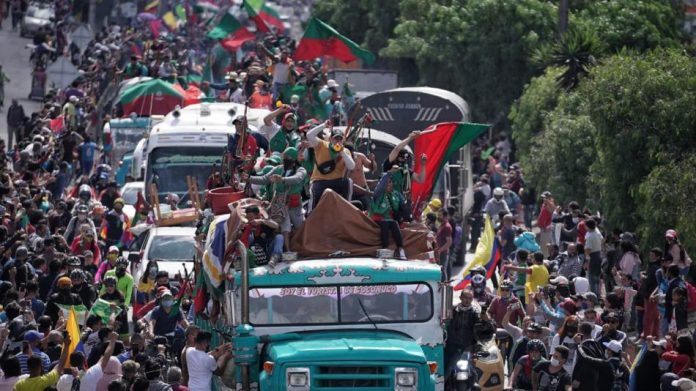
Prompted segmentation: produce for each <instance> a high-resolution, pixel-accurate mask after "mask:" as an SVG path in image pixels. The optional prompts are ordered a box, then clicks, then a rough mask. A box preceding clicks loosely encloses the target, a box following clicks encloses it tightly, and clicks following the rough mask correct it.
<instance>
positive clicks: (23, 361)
mask: <svg viewBox="0 0 696 391" xmlns="http://www.w3.org/2000/svg"><path fill="white" fill-rule="evenodd" d="M33 353H34V356H38V357H40V358H41V362H42V363H43V370H44V373H48V371H50V370H51V359H50V358H48V354H46V353H44V352H42V351H40V350H39V349H36V348H34V350H33ZM28 359H29V356H28V355H27V354H26V353H20V354H18V355H17V360H18V361H19V367H20V368H21V369H22V375H28V374H29V367H28V366H27V360H28Z"/></svg>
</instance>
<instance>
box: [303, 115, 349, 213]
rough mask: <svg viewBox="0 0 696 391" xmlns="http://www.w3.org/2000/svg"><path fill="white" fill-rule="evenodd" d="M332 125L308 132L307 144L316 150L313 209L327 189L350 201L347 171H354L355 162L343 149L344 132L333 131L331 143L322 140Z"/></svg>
mask: <svg viewBox="0 0 696 391" xmlns="http://www.w3.org/2000/svg"><path fill="white" fill-rule="evenodd" d="M330 125H331V120H328V121H326V122H325V123H323V124H321V125H319V126H316V127H315V128H313V129H312V130H310V131H309V132H307V142H308V143H309V147H311V148H314V158H315V165H314V171H313V172H312V186H311V192H312V209H314V208H315V207H316V206H317V204H318V203H319V200H321V195H322V194H324V191H325V190H326V189H331V190H333V191H335V192H336V193H338V194H340V195H341V197H343V198H345V199H346V200H348V199H349V194H350V181H349V180H348V178H347V177H346V174H347V173H346V170H352V169H354V168H355V161H354V160H353V157H352V156H351V154H350V151H348V149H346V148H344V147H343V141H344V137H343V132H342V131H340V130H338V129H332V130H331V137H330V138H329V141H325V140H323V139H321V138H320V135H321V132H322V131H323V130H324V128H325V127H326V126H330Z"/></svg>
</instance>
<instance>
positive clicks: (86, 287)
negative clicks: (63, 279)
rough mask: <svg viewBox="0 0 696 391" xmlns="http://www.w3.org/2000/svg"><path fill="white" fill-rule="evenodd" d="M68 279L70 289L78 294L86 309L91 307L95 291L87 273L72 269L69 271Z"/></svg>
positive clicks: (95, 295)
mask: <svg viewBox="0 0 696 391" xmlns="http://www.w3.org/2000/svg"><path fill="white" fill-rule="evenodd" d="M70 280H71V281H72V288H71V289H70V290H71V291H72V293H74V294H76V295H78V296H80V298H81V299H82V302H83V303H84V305H85V307H87V309H88V310H89V309H90V308H92V303H94V299H95V298H96V297H97V292H96V291H95V290H94V287H93V286H92V284H91V283H90V282H89V280H88V277H87V273H85V272H84V271H82V270H80V269H74V270H72V271H71V272H70Z"/></svg>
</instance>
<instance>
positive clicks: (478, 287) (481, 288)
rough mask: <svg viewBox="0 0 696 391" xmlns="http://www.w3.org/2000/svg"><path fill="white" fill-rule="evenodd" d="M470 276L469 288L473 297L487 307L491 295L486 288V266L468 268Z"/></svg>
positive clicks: (491, 299) (491, 297)
mask: <svg viewBox="0 0 696 391" xmlns="http://www.w3.org/2000/svg"><path fill="white" fill-rule="evenodd" d="M469 275H470V276H471V290H472V292H474V299H475V300H476V302H477V303H478V304H479V305H480V306H481V307H485V308H488V306H489V305H490V304H491V301H493V297H494V296H493V295H492V294H491V293H490V292H488V289H487V288H486V268H485V267H483V266H476V267H474V268H472V269H471V270H469Z"/></svg>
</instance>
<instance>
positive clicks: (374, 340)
mask: <svg viewBox="0 0 696 391" xmlns="http://www.w3.org/2000/svg"><path fill="white" fill-rule="evenodd" d="M299 335H300V339H298V340H293V341H283V342H273V343H270V344H269V345H268V346H267V350H266V354H267V355H268V357H269V359H270V360H271V361H274V362H282V363H292V362H323V361H365V360H379V361H391V362H411V363H420V364H423V363H425V362H426V358H425V355H424V353H423V350H422V349H421V347H420V345H418V343H417V342H416V341H414V340H413V339H412V338H409V337H408V336H405V335H403V334H400V333H396V332H390V331H382V330H335V331H334V330H332V331H318V332H311V333H299Z"/></svg>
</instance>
